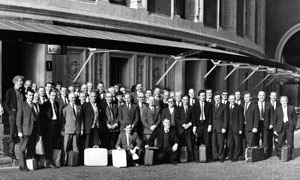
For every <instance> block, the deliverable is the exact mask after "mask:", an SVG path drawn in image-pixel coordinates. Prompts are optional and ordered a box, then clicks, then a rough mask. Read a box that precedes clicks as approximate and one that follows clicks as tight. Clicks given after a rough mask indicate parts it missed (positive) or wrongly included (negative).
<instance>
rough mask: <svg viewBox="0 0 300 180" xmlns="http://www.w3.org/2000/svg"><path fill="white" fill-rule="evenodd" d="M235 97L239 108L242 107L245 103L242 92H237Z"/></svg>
mask: <svg viewBox="0 0 300 180" xmlns="http://www.w3.org/2000/svg"><path fill="white" fill-rule="evenodd" d="M234 96H235V103H236V104H238V105H239V106H242V105H243V104H244V103H245V102H244V100H243V99H242V98H241V92H240V91H235V93H234Z"/></svg>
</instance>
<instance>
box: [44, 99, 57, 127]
mask: <svg viewBox="0 0 300 180" xmlns="http://www.w3.org/2000/svg"><path fill="white" fill-rule="evenodd" d="M54 104H55V107H54V108H55V113H56V117H57V121H58V124H59V125H61V111H60V109H61V108H60V106H59V104H58V102H56V101H55V102H54ZM40 107H41V112H40V114H41V116H42V117H43V118H42V120H41V121H42V122H41V128H42V129H45V130H48V128H49V126H50V123H51V121H52V116H53V110H52V105H51V103H50V101H46V102H45V103H44V104H42V105H40Z"/></svg>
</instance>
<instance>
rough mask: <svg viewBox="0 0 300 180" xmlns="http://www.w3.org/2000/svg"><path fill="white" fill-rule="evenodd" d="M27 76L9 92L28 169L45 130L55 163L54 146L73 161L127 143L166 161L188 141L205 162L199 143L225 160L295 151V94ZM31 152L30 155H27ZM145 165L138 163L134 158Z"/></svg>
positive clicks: (8, 106) (14, 133)
mask: <svg viewBox="0 0 300 180" xmlns="http://www.w3.org/2000/svg"><path fill="white" fill-rule="evenodd" d="M23 79H24V78H23V77H22V76H16V77H15V78H14V79H13V83H14V87H13V88H12V89H10V90H8V91H7V93H6V96H5V101H4V104H3V105H4V108H5V110H6V111H7V112H8V113H9V120H10V138H11V141H10V156H11V157H12V158H15V155H14V150H13V147H14V143H16V139H17V137H19V138H20V139H21V144H20V169H21V170H25V171H26V170H27V168H26V164H25V162H24V160H25V158H26V157H27V158H28V157H31V156H33V155H34V148H33V147H34V143H33V142H35V141H36V137H37V136H38V135H39V136H42V138H43V141H44V146H45V153H46V159H47V161H48V166H49V167H52V168H55V165H54V163H53V162H52V155H53V154H52V153H53V150H54V149H62V150H63V157H62V162H63V164H66V161H67V154H68V151H75V152H79V153H81V154H82V152H83V149H85V148H90V147H93V146H94V145H98V146H101V147H105V148H107V149H113V148H117V149H120V148H122V149H125V150H127V153H128V155H129V156H130V157H132V158H133V159H134V158H136V155H138V156H141V155H142V152H143V151H142V150H143V149H144V147H145V148H148V147H149V146H156V147H158V150H157V151H158V153H156V154H157V156H156V159H157V160H158V162H171V163H174V164H176V163H177V159H178V154H179V150H180V148H181V147H183V146H187V150H188V153H189V155H190V157H191V158H190V159H191V160H192V161H193V160H196V161H197V149H198V147H199V146H200V145H201V144H204V145H205V146H206V151H207V158H208V159H209V160H211V161H220V162H224V161H225V160H226V157H227V158H228V159H230V160H231V161H233V162H234V161H237V160H239V159H241V160H243V159H244V158H243V157H244V153H245V148H246V147H253V146H262V147H264V149H265V153H266V154H267V156H268V157H270V156H271V155H272V151H273V141H274V135H275V136H276V137H277V136H278V145H277V146H276V148H275V150H276V152H277V155H278V157H279V158H280V153H279V152H280V149H281V147H282V146H283V145H284V144H289V145H290V146H291V147H292V149H293V131H294V130H295V127H296V120H297V118H296V113H295V110H294V108H293V107H292V106H289V105H287V102H288V98H287V97H286V96H282V97H281V98H280V102H278V101H277V95H276V92H271V94H270V101H267V100H266V93H265V92H264V91H260V92H259V93H258V95H257V97H258V101H257V102H254V100H253V98H252V96H251V93H250V92H245V93H244V98H243V99H242V98H241V93H240V92H239V91H237V92H235V93H234V94H230V95H229V94H228V92H227V91H223V92H222V93H218V92H216V93H214V94H213V91H212V90H211V89H207V90H200V91H199V92H198V94H197V95H198V97H196V93H195V90H194V89H189V91H188V94H187V95H182V93H181V92H172V91H169V90H164V91H163V93H162V97H161V90H160V88H158V87H156V88H155V89H154V91H152V90H150V89H148V90H147V91H146V93H145V92H143V91H142V89H143V88H142V85H141V84H138V85H137V86H136V90H135V91H134V92H131V93H129V92H125V93H124V92H121V91H120V90H121V89H123V90H124V89H125V88H124V87H121V86H119V85H117V86H112V87H109V88H108V89H107V91H105V89H104V84H103V83H102V82H100V83H99V84H98V85H97V88H96V90H95V91H94V90H93V89H94V88H93V84H92V83H87V84H88V85H85V84H84V85H82V86H81V89H75V88H74V87H73V88H72V87H68V88H67V87H63V86H61V84H59V85H60V86H59V87H57V88H55V87H54V85H53V84H52V83H47V84H46V85H45V87H43V86H41V87H39V88H38V89H37V90H36V91H34V90H32V89H31V88H30V86H29V87H26V88H24V87H23ZM25 152H26V155H25ZM133 162H134V163H138V162H137V161H133Z"/></svg>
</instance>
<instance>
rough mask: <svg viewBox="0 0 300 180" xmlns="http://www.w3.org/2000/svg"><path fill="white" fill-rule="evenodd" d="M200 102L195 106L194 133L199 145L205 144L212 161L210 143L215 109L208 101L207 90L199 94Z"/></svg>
mask: <svg viewBox="0 0 300 180" xmlns="http://www.w3.org/2000/svg"><path fill="white" fill-rule="evenodd" d="M198 96H199V101H196V103H195V104H194V106H193V111H194V112H193V133H194V134H195V135H196V136H197V137H198V140H197V145H198V146H199V145H200V144H202V143H203V144H204V145H205V146H206V149H207V156H208V159H210V158H211V157H210V156H211V155H210V153H211V152H212V151H211V149H210V147H211V144H210V142H209V133H211V132H212V121H213V107H212V104H211V103H209V102H207V101H206V96H205V90H200V91H199V92H198Z"/></svg>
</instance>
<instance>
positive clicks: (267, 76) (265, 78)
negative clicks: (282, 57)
mask: <svg viewBox="0 0 300 180" xmlns="http://www.w3.org/2000/svg"><path fill="white" fill-rule="evenodd" d="M270 76H271V74H268V75H266V77H264V78H263V79H262V80H261V81H260V82H259V83H258V84H257V85H256V86H255V87H254V88H253V89H254V90H255V89H256V88H258V87H259V86H260V85H261V84H262V83H263V82H264V81H265V80H267V79H268V78H269V77H270Z"/></svg>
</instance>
